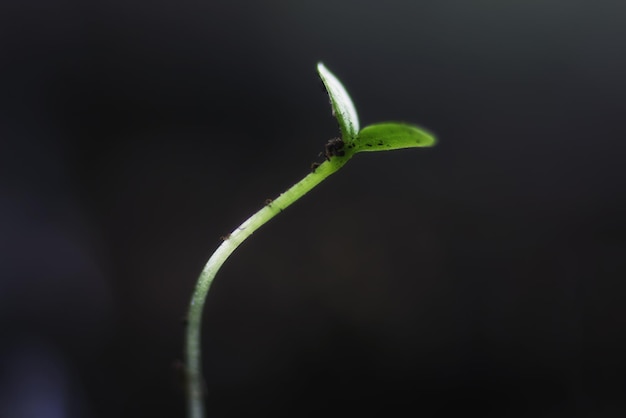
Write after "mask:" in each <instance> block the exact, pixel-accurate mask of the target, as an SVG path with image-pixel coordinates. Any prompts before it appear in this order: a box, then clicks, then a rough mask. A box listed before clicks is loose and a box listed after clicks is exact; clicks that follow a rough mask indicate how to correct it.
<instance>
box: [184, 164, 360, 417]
mask: <svg viewBox="0 0 626 418" xmlns="http://www.w3.org/2000/svg"><path fill="white" fill-rule="evenodd" d="M350 157H351V153H348V154H347V155H345V156H343V157H332V158H331V159H330V161H325V162H324V163H322V164H321V165H320V166H319V167H317V168H316V169H315V170H314V171H313V172H311V173H310V174H308V175H307V176H306V177H304V178H303V179H302V180H300V181H299V182H298V183H296V184H294V185H293V186H292V187H291V188H289V189H288V190H287V191H285V192H284V193H283V194H281V195H280V196H278V197H277V198H276V199H274V200H273V201H271V202H268V203H267V204H266V205H265V206H264V207H263V208H262V209H261V210H259V211H258V212H257V213H255V214H254V215H252V216H251V217H250V218H248V219H247V220H246V221H245V222H244V223H242V224H241V225H240V226H239V227H238V228H237V229H235V230H234V231H233V232H231V233H230V235H229V236H228V237H226V238H225V239H224V242H222V244H221V245H220V246H219V247H218V248H217V250H215V252H214V253H213V255H212V256H211V258H209V261H208V262H207V263H206V265H205V266H204V269H202V273H200V277H199V278H198V282H197V284H196V288H195V290H194V293H193V296H192V298H191V303H190V305H189V312H188V315H187V321H188V322H187V335H186V353H185V354H186V372H187V408H188V410H187V416H188V417H189V418H203V417H204V385H203V379H202V371H201V367H202V363H201V355H200V353H201V345H200V328H201V324H202V311H203V308H204V303H205V301H206V296H207V293H208V292H209V288H210V286H211V283H212V282H213V278H214V277H215V275H216V274H217V272H218V271H219V269H220V267H222V264H224V262H225V261H226V259H227V258H228V257H229V256H230V255H231V254H232V253H233V251H235V249H237V247H238V246H239V245H240V244H241V243H242V242H243V241H244V240H245V239H246V238H248V237H249V236H250V235H252V233H253V232H254V231H256V230H257V229H259V228H260V227H261V226H262V225H264V224H265V223H267V222H268V221H269V220H270V219H272V218H273V217H274V216H276V215H277V214H279V213H280V212H281V211H282V210H283V209H285V208H287V207H288V206H289V205H291V204H292V203H294V202H295V201H296V200H298V199H300V198H301V197H302V196H304V195H305V194H306V193H307V192H308V191H309V190H311V189H312V188H313V187H315V186H317V185H318V184H319V183H321V182H322V181H323V180H324V179H325V178H326V177H328V176H330V175H331V174H333V173H334V172H336V171H337V170H339V168H341V167H342V166H343V165H344V164H345V163H346V162H347V161H348V159H350Z"/></svg>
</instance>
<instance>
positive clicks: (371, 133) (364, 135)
mask: <svg viewBox="0 0 626 418" xmlns="http://www.w3.org/2000/svg"><path fill="white" fill-rule="evenodd" d="M436 142H437V140H436V139H435V137H434V135H432V134H431V133H429V132H426V131H425V130H423V129H421V128H419V127H417V126H415V125H409V124H406V123H399V122H382V123H375V124H373V125H369V126H366V127H365V128H363V129H362V130H361V132H359V134H358V136H357V140H356V141H355V142H354V146H355V149H354V151H355V152H361V151H385V150H393V149H401V148H413V147H431V146H433V145H435V143H436Z"/></svg>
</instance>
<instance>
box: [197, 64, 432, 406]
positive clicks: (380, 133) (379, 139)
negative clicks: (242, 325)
mask: <svg viewBox="0 0 626 418" xmlns="http://www.w3.org/2000/svg"><path fill="white" fill-rule="evenodd" d="M317 71H318V72H319V75H320V77H321V79H322V82H323V83H324V86H325V87H326V90H327V91H328V95H329V96H330V103H331V106H332V111H333V115H334V116H335V118H336V119H337V122H338V123H339V129H340V130H341V138H335V139H331V140H330V141H328V142H327V143H326V147H325V149H324V153H323V154H322V155H323V157H324V160H323V161H321V162H319V163H314V164H313V165H312V166H311V172H310V173H309V174H308V175H307V176H305V177H304V178H303V179H302V180H300V181H299V182H298V183H296V184H294V185H293V186H291V188H289V189H288V190H287V191H285V192H284V193H282V194H281V195H279V196H278V197H276V198H275V199H273V200H272V199H268V200H266V202H265V206H263V208H261V209H260V210H259V211H258V212H256V213H255V214H254V215H252V216H251V217H250V218H248V220H246V221H245V222H244V223H242V224H241V225H240V226H239V227H237V228H236V229H235V230H233V231H232V232H231V233H230V234H228V235H226V236H224V237H222V240H223V242H222V244H221V245H220V246H219V247H218V248H217V250H215V252H214V253H213V255H212V256H211V258H209V261H208V262H207V263H206V265H205V267H204V269H203V270H202V272H201V273H200V277H199V278H198V282H197V284H196V288H195V290H194V293H193V296H192V298H191V303H190V305H189V312H188V315H187V335H186V350H185V354H186V373H187V407H188V417H189V418H202V417H204V385H203V380H202V374H201V358H200V327H201V319H202V309H203V307H204V302H205V300H206V296H207V293H208V291H209V288H210V286H211V283H212V281H213V278H214V277H215V275H216V274H217V272H218V271H219V269H220V267H221V266H222V264H224V261H226V259H227V258H228V257H229V256H230V255H231V254H232V253H233V251H235V249H236V248H237V247H238V246H239V245H240V244H241V243H242V242H243V241H244V240H245V239H246V238H248V237H249V236H250V235H252V233H253V232H254V231H256V230H257V229H259V228H260V227H261V226H263V225H264V224H265V223H267V222H268V221H269V220H270V219H272V218H273V217H274V216H276V215H277V214H279V213H280V212H282V211H283V209H285V208H287V207H288V206H289V205H291V204H292V203H293V202H295V201H296V200H298V199H300V198H301V197H302V196H304V195H305V194H306V193H307V192H308V191H309V190H311V189H312V188H313V187H315V186H317V185H318V184H319V183H321V182H322V180H324V179H325V178H326V177H328V176H330V175H331V174H333V173H334V172H336V171H337V170H339V169H340V168H341V167H343V165H344V164H345V163H346V162H348V160H349V159H350V158H352V156H353V155H354V154H356V153H358V152H365V151H387V150H394V149H400V148H414V147H430V146H433V145H434V144H435V137H434V136H433V135H431V134H430V133H428V132H426V131H424V130H422V129H421V128H419V127H417V126H414V125H409V124H405V123H398V122H383V123H376V124H373V125H369V126H366V127H365V128H363V129H360V126H359V117H358V115H357V112H356V109H355V108H354V104H353V103H352V99H350V96H349V95H348V92H347V91H346V89H345V88H344V87H343V85H342V84H341V82H340V81H339V80H338V79H337V77H335V76H334V75H333V74H332V73H331V72H330V71H328V69H327V68H326V67H325V66H324V64H322V63H319V64H318V65H317Z"/></svg>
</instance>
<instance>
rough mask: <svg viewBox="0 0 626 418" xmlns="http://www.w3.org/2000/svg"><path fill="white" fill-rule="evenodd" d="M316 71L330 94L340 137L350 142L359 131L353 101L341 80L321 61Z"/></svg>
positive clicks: (357, 117)
mask: <svg viewBox="0 0 626 418" xmlns="http://www.w3.org/2000/svg"><path fill="white" fill-rule="evenodd" d="M317 71H318V72H319V74H320V78H321V79H322V82H324V86H325V87H326V91H328V96H330V104H331V105H332V108H333V116H335V118H336V119H337V122H339V128H340V129H341V137H342V139H343V141H344V142H345V143H352V142H353V141H354V140H355V139H356V136H357V134H358V132H359V116H358V115H357V113H356V109H355V107H354V103H352V99H351V98H350V95H349V94H348V92H347V91H346V89H345V87H344V86H343V84H341V81H339V79H338V78H337V77H335V75H334V74H333V73H331V72H330V71H328V69H327V68H326V67H325V66H324V64H322V63H321V62H320V63H318V64H317Z"/></svg>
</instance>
